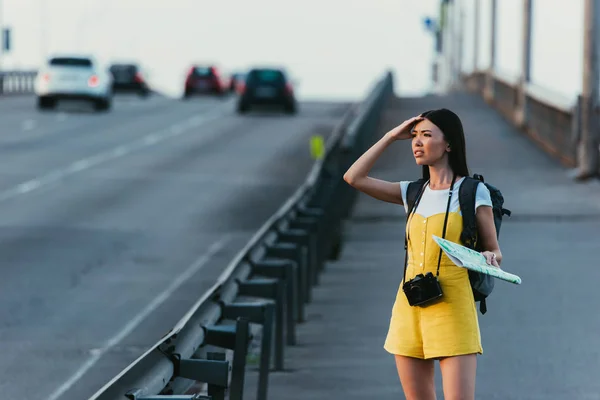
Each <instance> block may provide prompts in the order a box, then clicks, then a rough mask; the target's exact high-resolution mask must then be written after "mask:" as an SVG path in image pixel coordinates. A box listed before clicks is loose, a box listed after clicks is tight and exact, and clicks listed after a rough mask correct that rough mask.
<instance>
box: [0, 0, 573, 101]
mask: <svg viewBox="0 0 600 400" xmlns="http://www.w3.org/2000/svg"><path fill="white" fill-rule="evenodd" d="M459 1H460V2H462V3H463V5H464V10H465V22H464V24H463V25H464V27H465V30H464V35H465V47H464V54H465V58H464V63H465V67H466V68H470V67H469V66H470V65H472V39H473V30H472V27H473V17H472V10H473V4H474V1H475V0H459ZM479 1H481V5H482V6H481V10H482V15H481V26H482V31H481V32H480V38H481V39H480V42H481V46H480V63H479V64H480V67H483V68H485V67H487V63H489V57H488V54H489V34H487V29H486V28H487V27H488V26H489V18H488V15H489V3H490V0H479ZM0 2H2V3H3V13H2V14H3V15H2V20H3V22H4V23H5V24H6V25H7V26H10V27H11V28H12V30H13V37H14V42H13V45H14V49H13V51H12V53H11V54H9V55H5V56H4V58H3V63H4V66H5V67H36V66H37V65H39V63H40V62H41V60H42V59H43V57H44V55H45V54H52V53H55V52H69V53H71V52H87V53H92V54H94V55H96V56H97V57H99V58H100V59H102V60H104V61H106V62H110V61H113V60H128V59H131V60H138V61H140V62H141V63H142V64H143V65H144V66H145V67H146V68H147V69H148V70H149V71H150V73H151V77H150V78H151V80H152V81H153V82H155V84H157V85H159V86H160V87H161V88H163V89H164V90H168V91H172V92H177V91H179V90H180V89H181V85H182V75H183V73H184V71H185V70H186V69H187V68H188V66H189V65H190V64H191V63H192V62H216V63H218V64H219V65H221V66H222V67H224V68H226V69H228V70H233V69H236V68H245V67H248V66H250V65H256V64H276V65H282V66H285V67H286V68H287V69H288V70H289V71H290V72H291V74H292V75H293V76H294V77H296V78H297V79H298V80H299V83H300V85H299V87H298V90H299V93H300V95H301V96H304V97H325V98H344V97H350V98H356V97H361V96H362V95H363V94H364V93H365V92H366V91H367V90H368V88H369V87H370V86H371V84H372V83H373V81H374V80H375V79H376V78H377V77H378V76H380V74H381V73H382V72H383V71H385V70H386V69H388V68H390V69H392V70H393V71H394V72H395V75H396V78H397V86H396V91H397V92H398V93H399V94H405V95H418V94H421V93H423V92H425V91H427V90H429V88H430V85H431V83H430V77H431V62H432V55H433V53H432V51H433V39H432V36H431V34H429V33H428V32H427V31H426V30H425V29H424V24H423V19H424V17H425V16H433V17H437V13H438V8H439V0H318V1H317V0H303V1H297V0H295V1H291V0H252V1H247V0H210V1H209V0H169V1H168V2H166V1H165V0H0ZM521 3H522V0H501V1H498V6H499V9H498V34H499V39H498V47H497V59H498V67H499V68H500V69H501V70H503V71H504V72H507V73H511V74H518V71H519V70H518V68H519V65H520V64H519V63H520V52H519V48H520V35H521V31H520V27H521V24H520V15H521ZM533 3H534V24H533V27H534V30H533V33H534V46H533V57H534V61H533V63H532V68H533V80H534V81H535V82H536V83H538V84H540V85H542V86H545V87H548V88H550V89H553V90H556V91H559V92H561V93H563V94H565V95H567V96H574V95H575V94H576V93H578V92H579V90H580V88H581V65H582V63H581V58H582V56H581V48H582V46H581V44H582V40H581V36H582V34H583V31H582V15H583V0H568V1H567V0H544V1H543V2H542V1H534V2H533ZM540 3H543V6H542V5H541V4H540ZM556 74H560V79H557V78H556Z"/></svg>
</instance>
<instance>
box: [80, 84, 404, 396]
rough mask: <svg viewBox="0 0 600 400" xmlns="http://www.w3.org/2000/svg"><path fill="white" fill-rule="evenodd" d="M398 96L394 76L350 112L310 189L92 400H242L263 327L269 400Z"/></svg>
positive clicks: (262, 364)
mask: <svg viewBox="0 0 600 400" xmlns="http://www.w3.org/2000/svg"><path fill="white" fill-rule="evenodd" d="M392 93H393V78H392V75H391V73H387V74H386V75H385V77H383V78H382V79H381V80H380V81H379V82H378V83H377V84H376V85H375V87H374V88H373V89H372V91H371V92H370V94H369V95H368V96H367V98H366V99H365V100H364V101H363V102H362V103H361V104H359V105H358V106H356V107H354V108H352V109H350V110H349V112H347V113H346V115H345V116H344V118H343V120H342V121H341V122H340V123H339V124H338V125H337V126H336V128H335V130H334V132H333V133H332V135H331V136H330V137H329V139H328V141H327V144H326V152H325V155H324V157H323V158H322V159H320V160H317V161H316V162H315V165H314V166H313V168H312V170H311V172H310V174H309V175H308V177H307V179H306V181H305V183H304V184H303V185H302V186H301V187H300V188H298V190H297V191H296V192H295V193H294V195H292V197H290V198H289V199H288V200H287V202H286V203H285V204H284V205H283V206H282V207H281V208H280V209H279V210H278V211H277V212H276V213H275V214H274V215H273V216H272V217H271V218H270V219H269V220H268V221H267V222H265V224H264V225H263V226H262V227H261V229H260V230H259V231H258V232H256V234H255V235H254V236H253V237H252V239H251V240H250V241H249V242H248V243H247V245H246V246H245V247H244V248H243V249H242V250H241V251H240V252H239V253H238V254H237V256H236V257H235V258H234V259H233V260H232V261H231V263H230V264H229V266H228V267H227V268H226V269H225V271H224V272H223V273H222V274H221V276H220V277H219V278H218V280H217V282H216V283H215V284H214V286H213V287H212V288H211V289H209V290H208V291H207V292H206V293H205V294H204V295H203V296H202V298H200V299H199V300H198V301H197V302H196V304H195V305H194V306H193V307H192V308H191V309H190V310H189V311H188V313H187V314H186V315H185V316H184V317H183V318H182V319H181V320H180V321H179V322H178V323H177V324H176V325H175V326H174V327H173V328H172V329H171V331H170V332H168V333H167V334H166V335H165V336H164V337H163V338H162V339H160V340H159V341H158V342H157V343H156V344H155V345H154V346H152V347H151V348H150V349H148V350H147V351H146V352H145V353H144V354H143V355H142V356H140V357H139V358H138V359H137V360H135V361H134V362H133V363H131V364H130V365H129V366H128V367H126V368H125V369H124V370H123V371H122V372H121V373H120V374H118V375H117V376H116V377H114V378H113V379H112V380H111V381H110V382H108V383H107V384H106V385H105V386H104V387H102V388H101V389H100V390H99V391H98V392H97V393H95V394H94V395H93V396H92V397H91V398H90V400H116V399H119V400H123V399H130V400H156V399H173V400H174V399H179V400H183V399H213V400H219V399H224V398H225V395H226V392H228V398H229V399H232V400H236V399H242V396H243V390H244V376H245V367H246V358H247V351H248V345H249V342H250V339H251V338H250V333H249V328H248V324H249V323H254V324H260V325H262V337H261V346H260V347H261V348H260V360H259V381H258V393H257V399H258V400H265V399H266V398H267V390H268V375H269V370H270V367H271V365H272V366H273V367H274V369H275V370H283V369H284V366H285V356H284V352H285V346H286V345H288V346H293V345H295V344H296V324H297V323H301V322H304V321H305V314H304V308H305V306H306V304H307V303H310V301H311V297H312V287H313V286H314V285H317V284H318V282H319V274H320V273H321V272H322V271H323V270H324V268H325V264H326V262H327V260H331V259H335V258H337V256H338V255H339V252H340V251H341V247H342V242H343V239H342V235H341V232H342V228H341V225H342V223H343V219H344V218H345V217H346V216H347V215H349V213H350V210H351V208H352V207H353V204H354V201H355V197H356V191H354V190H352V189H351V188H350V187H349V186H348V185H347V184H345V182H344V181H343V179H342V177H343V173H344V172H345V171H346V170H347V168H348V167H349V166H350V164H351V163H352V162H353V161H354V160H355V159H356V157H357V156H358V155H359V154H360V153H362V152H364V151H365V150H366V148H367V146H369V145H370V143H371V142H372V141H373V140H374V134H375V132H376V128H377V124H378V122H379V117H380V114H381V111H382V109H383V107H384V103H385V101H386V100H387V99H388V98H389V97H390V96H391V95H392ZM209 347H210V348H217V349H221V350H222V349H229V350H230V351H231V350H233V358H232V361H231V363H230V362H229V361H227V360H226V357H225V353H224V352H223V351H218V352H215V351H213V352H211V351H209V350H208V349H209ZM272 353H273V354H272ZM229 354H231V352H230V353H229ZM197 382H202V383H204V384H206V385H207V393H206V394H202V395H200V394H197V393H196V394H186V392H188V391H189V390H190V388H191V387H192V386H193V385H195V384H196V383H197Z"/></svg>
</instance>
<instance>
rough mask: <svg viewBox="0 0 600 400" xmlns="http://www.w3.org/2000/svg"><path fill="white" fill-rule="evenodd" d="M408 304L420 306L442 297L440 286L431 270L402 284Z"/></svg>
mask: <svg viewBox="0 0 600 400" xmlns="http://www.w3.org/2000/svg"><path fill="white" fill-rule="evenodd" d="M402 290H403V291H404V294H405V295H406V298H407V300H408V304H410V305H411V306H420V305H424V304H426V303H429V302H430V301H432V300H435V299H438V298H440V297H442V287H441V286H440V282H439V281H438V280H437V277H435V276H434V275H433V274H432V273H431V272H428V273H427V274H425V275H423V274H419V275H417V276H415V277H414V278H413V279H411V280H410V281H408V282H406V283H405V284H404V285H402Z"/></svg>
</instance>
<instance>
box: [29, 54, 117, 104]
mask: <svg viewBox="0 0 600 400" xmlns="http://www.w3.org/2000/svg"><path fill="white" fill-rule="evenodd" d="M35 94H36V95H37V97H38V108H40V109H51V108H54V107H55V106H56V103H57V101H58V100H60V99H81V100H88V101H91V102H93V103H94V107H95V108H96V110H101V111H105V110H108V109H110V106H111V103H112V75H111V74H110V72H109V71H108V69H105V68H102V67H100V66H99V65H98V63H97V62H96V60H94V58H93V57H84V56H57V57H52V58H50V59H49V60H48V63H47V64H46V65H45V66H44V67H43V68H41V69H40V70H39V72H38V75H37V77H36V79H35Z"/></svg>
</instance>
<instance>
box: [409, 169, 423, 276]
mask: <svg viewBox="0 0 600 400" xmlns="http://www.w3.org/2000/svg"><path fill="white" fill-rule="evenodd" d="M426 182H427V181H426V180H425V179H419V180H417V181H414V182H411V183H409V184H408V187H407V188H406V206H407V208H408V211H407V212H406V223H408V217H409V216H410V213H411V212H412V210H413V207H414V206H415V201H417V196H418V195H419V193H420V192H421V189H422V188H423V186H424V185H425V183H426ZM407 251H408V239H407V237H406V231H405V232H404V252H405V253H406V252H407ZM406 256H407V254H405V257H404V258H405V260H404V262H405V264H406Z"/></svg>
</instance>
